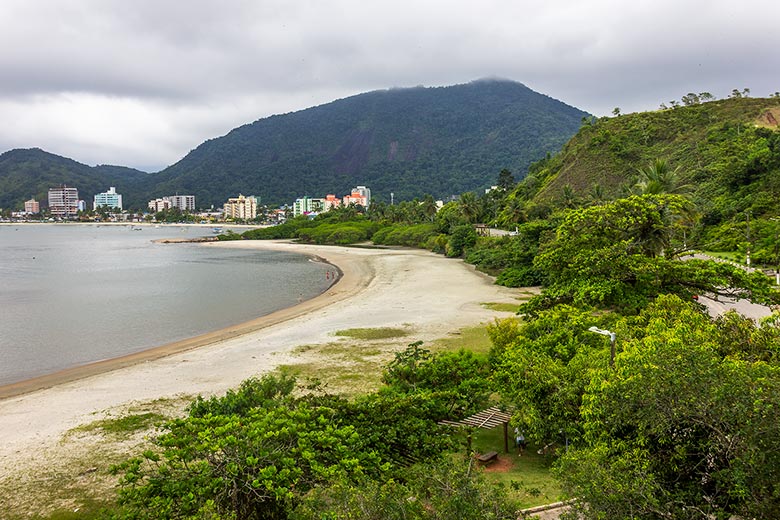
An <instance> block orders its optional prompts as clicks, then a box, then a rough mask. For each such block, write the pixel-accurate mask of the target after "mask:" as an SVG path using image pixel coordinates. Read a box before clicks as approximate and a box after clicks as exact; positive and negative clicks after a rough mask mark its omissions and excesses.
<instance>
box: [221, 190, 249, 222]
mask: <svg viewBox="0 0 780 520" xmlns="http://www.w3.org/2000/svg"><path fill="white" fill-rule="evenodd" d="M222 217H223V218H224V219H225V220H227V219H235V220H252V219H255V218H257V198H256V197H244V196H243V195H241V194H239V195H238V197H234V198H230V199H228V201H227V202H226V203H225V205H224V206H223V212H222Z"/></svg>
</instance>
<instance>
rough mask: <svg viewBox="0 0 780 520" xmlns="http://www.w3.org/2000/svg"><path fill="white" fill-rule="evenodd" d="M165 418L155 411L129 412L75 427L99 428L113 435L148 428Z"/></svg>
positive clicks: (131, 432) (88, 429) (89, 429)
mask: <svg viewBox="0 0 780 520" xmlns="http://www.w3.org/2000/svg"><path fill="white" fill-rule="evenodd" d="M166 419H168V418H167V417H166V416H164V415H162V414H159V413H156V412H145V413H138V414H132V413H131V414H128V415H123V416H121V417H116V418H109V419H101V420H99V421H93V422H91V423H88V424H84V425H82V426H79V427H78V428H76V429H77V430H81V431H87V432H88V431H95V430H100V431H102V432H103V433H109V434H114V435H123V434H133V433H136V432H138V431H141V430H148V429H149V428H151V427H152V426H154V425H156V424H159V423H162V422H163V421H165V420H166Z"/></svg>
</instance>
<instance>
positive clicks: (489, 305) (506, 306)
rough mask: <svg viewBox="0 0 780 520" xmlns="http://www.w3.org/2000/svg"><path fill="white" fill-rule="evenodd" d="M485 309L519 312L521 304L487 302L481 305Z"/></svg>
mask: <svg viewBox="0 0 780 520" xmlns="http://www.w3.org/2000/svg"><path fill="white" fill-rule="evenodd" d="M481 305H482V306H483V307H484V308H486V309H490V310H491V311H498V312H517V310H518V309H519V308H520V304H519V303H501V302H486V303H482V304H481Z"/></svg>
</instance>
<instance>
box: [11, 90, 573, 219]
mask: <svg viewBox="0 0 780 520" xmlns="http://www.w3.org/2000/svg"><path fill="white" fill-rule="evenodd" d="M587 115H588V114H587V113H586V112H583V111H581V110H579V109H577V108H574V107H571V106H569V105H566V104H565V103H563V102H561V101H558V100H555V99H553V98H551V97H549V96H546V95H544V94H539V93H537V92H534V91H533V90H531V89H529V88H528V87H526V86H525V85H523V84H522V83H518V82H512V81H508V80H496V79H483V80H476V81H473V82H471V83H465V84H460V85H453V86H447V87H412V88H401V89H397V88H393V89H386V90H378V91H372V92H365V93H362V94H357V95H355V96H350V97H346V98H342V99H338V100H335V101H332V102H330V103H325V104H322V105H317V106H314V107H310V108H307V109H303V110H299V111H295V112H289V113H287V114H278V115H273V116H269V117H266V118H262V119H258V120H255V121H254V122H252V123H247V124H245V125H241V126H239V127H237V128H234V129H233V130H231V131H230V132H228V133H227V134H225V135H223V136H220V137H215V138H212V139H208V140H206V141H204V142H203V143H201V144H200V145H198V146H197V147H196V148H194V149H193V150H192V151H190V152H189V153H188V154H186V155H185V156H184V157H182V158H181V159H180V160H179V161H177V162H176V163H174V164H173V165H171V166H169V167H167V168H165V169H163V170H161V171H159V172H156V173H153V174H149V175H148V176H145V177H142V178H140V180H139V179H138V178H136V176H134V175H131V177H133V179H132V180H127V179H125V180H124V181H123V183H124V184H125V185H128V186H129V188H127V189H130V190H131V193H129V194H128V195H126V197H125V200H127V201H128V204H130V205H133V206H136V207H142V204H144V202H145V201H144V199H148V198H151V197H157V196H162V195H166V194H169V193H174V192H179V193H183V192H186V193H192V194H194V195H195V196H196V200H197V201H198V205H199V206H201V205H203V206H207V205H209V204H214V205H219V204H222V202H224V200H226V198H227V197H229V196H235V195H236V194H238V193H244V194H253V195H259V196H261V198H262V201H263V202H267V203H271V204H281V203H285V202H291V201H292V200H294V199H295V198H296V197H300V196H303V195H309V196H323V195H325V194H326V193H342V192H346V191H348V190H349V189H350V188H352V187H354V186H355V185H358V184H360V185H367V186H369V187H371V189H372V193H373V195H374V197H375V198H376V199H378V200H381V199H386V200H389V196H390V193H391V192H393V193H395V196H396V200H403V199H411V198H414V197H419V196H422V195H424V194H428V193H430V194H433V195H435V196H438V197H445V196H448V195H453V194H459V193H461V192H464V191H472V190H481V189H482V188H486V187H488V186H490V185H491V184H494V180H495V178H496V177H497V175H498V172H499V171H501V170H502V169H504V168H507V169H510V170H512V171H513V172H514V173H515V174H516V176H517V177H522V176H523V175H524V173H525V171H526V169H527V167H528V166H529V165H530V164H531V163H532V162H534V161H536V160H538V159H540V158H542V157H544V156H545V155H546V154H547V153H550V152H556V151H557V150H559V149H560V147H561V146H562V145H563V144H564V143H565V142H566V141H567V140H568V139H569V138H570V137H571V136H572V135H573V134H574V133H575V132H576V131H577V129H578V128H579V126H580V124H581V121H582V118H583V117H585V116H587ZM78 164H80V163H78ZM87 168H90V167H87ZM92 168H98V169H97V170H93V171H92V172H91V173H93V174H96V175H98V177H100V176H101V175H102V178H104V179H108V178H109V177H110V178H111V179H116V180H114V182H115V183H117V184H119V183H120V180H122V179H121V177H122V176H121V175H117V174H118V173H119V171H118V170H116V168H117V167H114V170H113V171H106V168H105V167H103V168H102V170H101V168H100V167H92ZM133 171H136V172H137V171H138V170H133ZM28 172H29V168H28ZM75 172H76V173H77V174H78V175H76V176H77V177H78V176H84V175H86V173H85V171H84V170H83V168H81V167H78V168H75ZM5 176H7V172H5V171H3V169H2V168H0V179H2V178H3V177H5ZM63 182H68V183H70V181H68V179H63ZM105 182H108V181H107V180H106V181H105ZM90 186H92V185H91V184H90ZM106 188H107V186H105V187H101V188H99V191H103V190H105V189H106ZM117 188H118V190H119V189H120V186H117ZM91 189H92V188H90V189H85V196H91V195H92V193H91V192H90V190H91ZM127 189H126V191H127ZM41 190H42V188H41V187H38V188H37V189H36V190H35V192H34V193H41ZM27 191H29V188H28V190H27ZM14 195H15V199H14V200H13V203H14V204H16V205H17V206H18V204H19V203H20V199H19V195H20V194H19V193H16V194H14ZM27 196H29V195H27ZM11 202H12V201H10V200H9V197H7V196H0V206H3V207H7V206H8V205H9V203H11Z"/></svg>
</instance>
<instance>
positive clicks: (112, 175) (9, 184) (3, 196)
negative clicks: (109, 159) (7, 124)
mask: <svg viewBox="0 0 780 520" xmlns="http://www.w3.org/2000/svg"><path fill="white" fill-rule="evenodd" d="M147 175H148V174H147V173H144V172H141V171H138V170H134V169H132V168H125V167H121V166H107V165H101V166H95V167H92V166H87V165H86V164H82V163H79V162H76V161H74V160H72V159H68V158H66V157H61V156H59V155H54V154H51V153H48V152H45V151H43V150H41V149H38V148H30V149H16V150H11V151H8V152H5V153H4V154H2V155H0V208H11V209H12V210H17V209H22V208H23V207H24V201H25V200H28V199H29V198H30V197H35V199H36V200H38V201H46V200H47V197H48V190H49V188H50V187H53V186H58V185H60V184H67V185H68V186H75V187H76V188H78V190H79V197H81V198H82V199H84V200H85V201H87V204H88V206H89V207H91V205H92V204H91V203H92V197H93V196H94V195H95V194H96V193H100V192H103V191H106V190H107V189H108V188H109V186H116V188H117V191H119V193H122V194H123V195H125V196H126V195H130V197H132V196H133V194H137V195H136V198H138V195H140V192H141V188H140V186H141V185H142V184H143V182H144V180H145V179H146V177H147ZM125 200H127V199H125Z"/></svg>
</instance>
